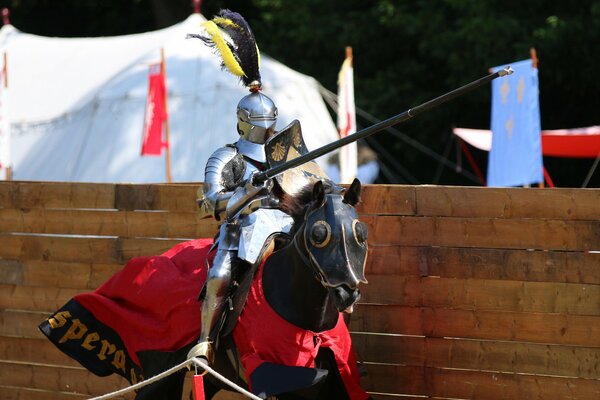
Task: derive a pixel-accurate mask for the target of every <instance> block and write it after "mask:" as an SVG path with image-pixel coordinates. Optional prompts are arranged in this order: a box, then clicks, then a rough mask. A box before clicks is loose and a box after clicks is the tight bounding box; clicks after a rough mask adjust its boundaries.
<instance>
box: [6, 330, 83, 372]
mask: <svg viewBox="0 0 600 400" xmlns="http://www.w3.org/2000/svg"><path fill="white" fill-rule="evenodd" d="M40 336H41V334H40ZM42 337H43V336H42ZM0 359H1V360H5V361H11V362H20V363H25V364H44V365H55V366H67V367H81V364H79V363H78V362H77V361H75V360H74V359H72V358H71V357H69V356H67V355H66V354H64V353H63V352H61V351H60V350H58V348H57V347H56V346H54V344H53V343H52V342H50V340H48V339H46V338H45V337H44V339H28V338H15V337H6V336H0Z"/></svg>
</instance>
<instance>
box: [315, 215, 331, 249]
mask: <svg viewBox="0 0 600 400" xmlns="http://www.w3.org/2000/svg"><path fill="white" fill-rule="evenodd" d="M330 239H331V228H330V227H329V224H328V223H327V222H325V221H317V222H316V223H315V224H314V225H313V227H312V228H311V230H310V242H311V243H312V245H313V246H315V247H317V248H322V247H325V246H327V245H328V244H329V240H330Z"/></svg>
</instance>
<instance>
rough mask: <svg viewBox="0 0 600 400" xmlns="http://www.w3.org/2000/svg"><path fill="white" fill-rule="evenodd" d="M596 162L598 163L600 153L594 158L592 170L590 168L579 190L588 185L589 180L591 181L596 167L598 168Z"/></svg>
mask: <svg viewBox="0 0 600 400" xmlns="http://www.w3.org/2000/svg"><path fill="white" fill-rule="evenodd" d="M598 162H600V153H598V156H597V157H596V159H595V160H594V163H593V164H592V168H590V170H589V171H588V173H587V176H586V177H585V180H584V181H583V183H582V184H581V188H586V187H587V185H588V183H590V179H592V175H594V172H595V171H596V167H598Z"/></svg>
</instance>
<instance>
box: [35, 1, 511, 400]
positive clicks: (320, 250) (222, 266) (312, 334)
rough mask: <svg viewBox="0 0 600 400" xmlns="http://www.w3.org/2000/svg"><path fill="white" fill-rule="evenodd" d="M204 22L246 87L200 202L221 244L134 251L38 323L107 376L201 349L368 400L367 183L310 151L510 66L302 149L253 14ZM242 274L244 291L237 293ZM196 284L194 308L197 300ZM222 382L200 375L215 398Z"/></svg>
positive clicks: (224, 360) (233, 368) (281, 392)
mask: <svg viewBox="0 0 600 400" xmlns="http://www.w3.org/2000/svg"><path fill="white" fill-rule="evenodd" d="M205 28H206V31H207V34H208V36H207V37H204V36H200V35H191V36H193V37H199V38H201V39H202V40H204V41H205V42H206V43H207V44H209V45H212V46H215V48H216V49H217V50H218V53H219V54H220V55H221V57H222V60H223V64H224V65H225V67H226V68H227V69H228V70H230V71H231V72H233V73H234V74H236V75H238V76H240V77H241V79H242V82H244V84H245V86H247V87H248V88H249V89H250V92H251V93H250V94H249V95H247V96H245V97H244V98H242V100H241V101H240V102H239V104H238V110H237V118H238V123H237V128H238V133H239V135H240V138H239V140H238V141H237V142H236V143H234V144H232V145H226V146H224V147H222V148H219V149H217V150H216V151H215V152H214V153H213V155H212V156H211V157H210V159H209V160H208V162H207V165H206V171H205V184H204V195H203V197H202V198H201V199H200V201H199V206H200V212H201V213H202V214H204V215H212V216H214V217H215V218H216V219H218V220H219V221H222V224H221V225H220V228H219V234H218V236H217V238H216V240H215V241H213V240H212V239H210V238H201V239H196V240H191V241H188V242H184V243H180V244H178V245H176V246H174V247H173V248H171V249H170V250H168V251H167V252H165V253H163V254H161V255H157V256H151V257H136V258H133V259H132V260H130V261H129V262H128V263H127V265H125V267H124V268H123V269H122V270H121V271H120V272H118V273H117V274H115V275H114V276H113V277H112V278H110V279H109V280H108V281H107V282H106V283H105V284H103V285H102V286H101V287H99V288H98V289H96V290H95V291H94V292H91V293H83V294H80V295H77V296H75V297H74V298H73V299H71V300H70V301H69V302H68V303H66V304H65V305H64V306H63V307H62V308H61V309H60V310H58V311H57V312H55V313H54V314H53V315H52V316H50V317H49V318H48V319H47V320H46V321H44V322H43V323H42V324H41V325H40V329H41V331H42V332H43V333H44V334H45V335H46V336H47V337H48V338H49V339H50V340H51V341H52V342H53V343H54V344H56V346H57V347H58V348H59V349H61V350H62V351H64V352H65V353H66V354H68V355H69V356H71V357H73V358H75V359H76V360H78V361H79V362H80V363H81V364H82V365H84V366H85V367H86V368H87V369H89V370H90V371H92V372H94V373H95V374H97V375H99V376H107V375H110V374H112V373H117V374H120V375H122V376H124V377H125V378H126V379H128V380H129V381H130V382H131V383H135V382H137V381H139V380H141V379H144V378H147V377H149V376H152V375H156V374H157V373H159V372H163V371H165V369H167V368H169V367H171V366H173V365H176V364H177V363H180V362H182V361H185V360H187V361H189V359H190V358H192V357H194V360H196V359H197V357H201V358H204V359H205V360H207V362H209V363H212V362H213V361H214V365H215V367H216V366H217V365H218V368H217V369H218V370H219V371H221V370H223V372H224V375H227V376H229V377H231V378H232V379H234V380H237V382H238V384H242V385H246V386H248V387H249V388H250V389H251V390H252V392H253V393H255V394H257V395H258V396H260V397H261V398H268V397H271V396H277V398H281V399H287V398H290V399H298V398H306V399H331V398H337V399H342V398H344V399H352V400H355V399H356V400H364V399H366V398H367V397H368V395H367V393H366V392H365V391H364V390H363V389H362V388H361V387H360V380H359V376H358V368H357V363H356V359H355V357H354V352H353V349H352V345H351V338H350V333H349V332H348V328H347V326H346V324H345V322H344V319H343V318H342V317H341V315H342V314H341V311H345V310H351V308H352V306H353V305H354V304H355V303H356V302H357V301H358V299H359V284H360V283H366V279H365V277H364V268H365V263H366V258H367V227H366V225H365V224H364V223H363V222H361V221H360V220H359V218H358V214H357V211H356V208H355V206H356V204H357V203H358V201H359V199H360V193H361V185H360V182H358V180H355V181H354V182H353V183H352V184H351V185H350V186H349V187H348V188H346V189H344V190H342V188H340V187H338V186H337V185H335V184H334V183H333V182H331V181H329V180H328V179H327V178H326V177H325V174H324V173H323V172H322V171H321V170H320V168H318V166H317V164H316V163H314V162H313V161H312V160H314V159H315V158H316V157H319V156H321V155H324V154H326V153H328V152H330V151H333V150H335V149H337V148H339V147H341V146H344V145H346V144H348V143H350V142H352V141H356V140H358V139H361V138H364V137H366V136H369V135H372V134H374V133H376V132H379V131H381V130H383V129H385V128H387V127H389V126H392V125H394V124H397V123H399V122H402V121H405V120H408V119H410V118H412V117H413V116H415V115H417V114H419V113H421V112H424V111H426V110H429V109H431V108H433V107H435V106H436V105H438V104H441V103H444V102H446V101H448V100H451V99H453V98H455V97H458V96H460V95H462V94H464V93H466V92H468V91H470V90H472V89H474V88H476V87H479V86H482V85H483V84H485V83H488V82H490V81H491V80H492V79H495V78H497V77H499V76H504V75H507V74H510V73H511V72H512V71H511V70H510V68H506V69H504V70H501V71H499V72H495V73H492V74H490V75H487V76H485V77H483V78H480V79H478V80H476V81H473V82H471V83H469V84H467V85H465V86H463V87H461V88H458V89H456V90H454V91H452V92H449V93H447V94H445V95H442V96H440V97H438V98H436V99H433V100H430V101H428V102H426V103H423V104H421V105H419V106H417V107H415V108H411V109H409V110H407V111H405V112H403V113H401V114H398V115H396V116H394V117H391V118H389V119H387V120H384V121H382V122H380V123H378V124H375V125H373V126H371V127H368V128H366V129H363V130H361V131H359V132H357V133H355V134H353V135H350V136H347V137H345V138H343V139H340V140H338V141H336V142H333V143H330V144H328V145H325V146H323V147H320V148H318V149H316V150H313V151H310V152H308V151H307V150H306V146H305V145H304V141H303V139H302V135H301V131H300V125H299V123H298V122H297V121H294V122H292V123H291V124H290V125H288V126H287V127H286V128H285V129H283V130H281V131H279V132H275V123H276V119H277V108H276V107H275V105H274V103H273V101H272V100H271V99H269V98H268V97H267V96H265V95H264V94H262V93H260V88H261V81H260V73H259V64H258V60H259V56H258V49H257V47H256V43H255V41H254V37H253V35H252V32H251V31H250V29H249V27H248V25H247V23H246V21H245V20H244V19H243V18H242V17H241V16H240V15H239V14H237V13H233V12H231V11H227V10H224V11H222V12H221V13H220V14H219V16H217V17H215V18H214V19H213V20H212V21H208V22H207V23H206V24H205ZM273 238H276V239H277V240H276V241H277V242H278V243H275V242H274V241H273V240H270V239H273ZM271 244H272V245H273V246H272V248H271V246H270V245H271ZM211 255H214V256H211ZM211 260H212V263H211ZM209 263H211V265H210V268H208V264H209ZM240 266H241V267H240ZM238 267H239V268H238ZM240 271H242V274H240ZM244 271H245V272H244ZM234 277H235V279H236V283H237V284H238V285H239V287H238V288H237V289H236V290H235V291H233V293H232V291H231V286H232V280H233V278H234ZM201 287H204V290H203V291H202V292H205V295H204V297H203V303H202V306H201V310H200V307H199V306H198V303H197V302H196V301H194V300H195V299H196V298H197V297H198V292H199V291H200V288H201ZM173 288H176V289H177V290H172V289H173ZM159 293H161V294H162V293H165V295H164V296H158V295H157V294H159ZM225 304H228V305H229V304H231V307H225ZM225 308H227V310H230V309H231V310H232V311H231V312H229V313H224V312H223V309H225ZM199 327H200V331H201V332H200V338H199V340H198V330H199ZM218 340H221V341H222V342H217V344H218V346H214V343H215V341H218ZM213 346H214V347H215V348H214V349H213ZM215 350H216V351H215ZM213 352H214V356H215V357H214V359H213ZM109 355H110V357H108V356H109ZM226 369H228V370H227V371H225V370H226ZM184 376H185V373H184V371H179V372H177V373H176V374H173V375H170V376H169V377H167V378H165V379H162V380H160V381H158V382H156V383H152V384H150V385H148V386H144V387H143V388H142V389H140V390H139V391H138V393H137V395H136V399H139V400H142V399H144V400H145V399H151V398H152V399H154V398H163V399H167V398H168V399H180V398H181V393H182V388H183V381H184ZM220 389H221V386H220V385H219V383H218V382H215V381H214V380H211V379H206V380H204V390H206V394H207V398H212V396H213V395H214V394H215V393H216V391H218V390H220Z"/></svg>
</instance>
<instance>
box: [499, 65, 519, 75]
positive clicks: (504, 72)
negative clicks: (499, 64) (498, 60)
mask: <svg viewBox="0 0 600 400" xmlns="http://www.w3.org/2000/svg"><path fill="white" fill-rule="evenodd" d="M513 72H515V70H514V69H512V68H511V67H510V65H509V66H507V67H504V68H503V69H501V70H500V71H498V76H506V75H510V74H512V73H513Z"/></svg>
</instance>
